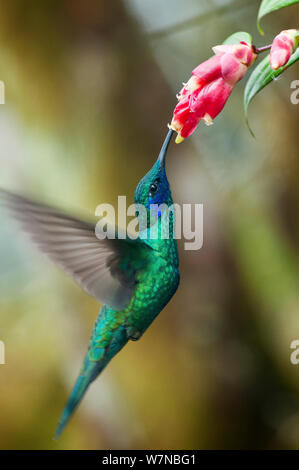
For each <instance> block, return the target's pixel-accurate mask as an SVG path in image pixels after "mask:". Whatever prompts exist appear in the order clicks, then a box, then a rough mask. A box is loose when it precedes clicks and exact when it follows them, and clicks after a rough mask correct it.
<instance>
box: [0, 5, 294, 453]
mask: <svg viewBox="0 0 299 470" xmlns="http://www.w3.org/2000/svg"><path fill="white" fill-rule="evenodd" d="M259 4H260V1H258V0H250V1H249V0H235V1H234V0H218V1H217V0H206V1H204V0H184V2H182V1H180V0H163V2H162V1H160V0H113V1H109V0H44V1H43V2H41V1H38V0H26V1H25V0H12V1H10V2H7V1H4V0H1V1H0V79H1V80H3V81H4V82H5V86H6V103H5V105H1V106H0V185H1V187H5V188H7V189H11V190H15V191H18V192H21V193H25V194H27V195H30V196H33V197H35V198H37V199H40V200H42V201H44V202H47V203H50V204H54V205H56V206H59V207H61V208H63V209H65V210H73V209H76V210H88V211H90V212H92V213H93V212H94V209H95V207H96V206H97V205H98V204H99V203H101V202H110V203H112V204H114V203H116V201H117V196H118V195H121V194H126V195H128V202H132V201H133V193H134V189H135V186H136V184H137V182H138V180H139V179H140V178H141V177H142V176H143V175H144V174H145V172H146V171H147V170H148V169H149V168H150V167H151V165H152V163H153V161H154V159H155V158H156V156H157V154H158V152H159V149H160V146H161V143H162V141H163V139H164V137H165V134H166V132H167V128H166V124H167V123H168V122H169V121H170V118H171V112H172V109H173V107H174V105H175V103H176V99H175V93H176V92H177V91H178V90H179V89H180V87H181V82H182V81H186V80H187V79H188V77H189V76H190V71H191V70H192V69H193V68H194V67H195V66H196V65H197V64H198V63H200V62H201V61H203V60H205V59H207V58H208V57H210V55H211V47H212V46H213V45H216V44H219V43H221V42H222V41H223V40H224V39H225V38H226V37H227V36H229V35H230V34H231V33H233V32H235V31H240V30H244V31H250V32H251V33H252V34H253V37H254V42H255V44H256V45H258V46H261V45H265V44H267V43H269V42H270V41H271V39H272V37H273V36H274V35H275V34H277V33H278V32H279V31H281V30H282V29H287V28H291V27H297V26H298V23H299V7H298V6H294V7H291V8H286V9H284V10H281V11H280V12H277V13H273V14H271V15H269V16H268V17H266V18H265V19H264V20H263V25H264V29H265V31H266V35H265V37H264V38H262V37H261V36H259V34H258V32H257V29H256V16H257V11H258V7H259ZM298 74H299V69H298V65H297V64H296V65H294V66H293V68H291V69H289V70H288V71H287V72H285V73H284V74H283V76H282V77H281V78H280V79H279V80H277V81H275V82H274V83H272V84H271V85H270V86H269V87H267V88H266V89H265V90H263V92H262V93H261V94H260V95H258V96H257V97H256V99H255V100H254V101H253V103H252V104H251V106H250V110H249V113H250V120H251V125H252V127H253V129H254V131H255V133H256V140H254V139H253V138H252V137H251V135H250V134H249V132H248V129H247V128H246V125H245V122H244V114H243V107H242V99H243V91H244V85H245V79H244V81H243V82H241V83H240V84H238V86H237V88H236V89H235V91H234V93H233V95H232V96H231V98H230V100H229V103H228V105H227V106H226V108H225V110H224V111H223V113H222V114H221V116H220V117H218V118H217V119H216V121H215V124H214V126H213V127H209V128H207V127H205V126H201V127H200V130H198V131H197V132H196V133H195V134H194V136H192V138H190V139H189V140H188V141H186V142H185V143H184V144H181V145H179V146H175V145H174V144H173V145H172V146H171V149H170V151H169V155H168V161H167V171H168V176H169V180H170V183H171V186H172V192H173V196H174V199H175V201H176V202H179V203H186V202H197V203H203V204H204V246H203V248H202V249H201V250H199V251H198V252H194V251H184V249H183V242H179V248H180V270H181V285H180V288H179V290H178V292H177V294H176V295H175V297H174V298H173V299H172V300H171V302H170V303H169V305H168V306H167V307H166V308H165V310H164V311H163V313H161V314H160V316H159V317H158V318H157V319H156V320H155V322H154V324H153V325H152V326H151V327H150V329H149V330H148V331H147V332H146V334H145V335H144V337H143V338H142V340H141V341H139V342H135V343H132V342H131V343H129V344H128V345H127V346H126V347H125V349H124V350H123V351H122V352H121V353H120V354H119V355H118V356H117V357H116V358H114V360H113V361H112V362H111V364H110V365H109V367H108V368H107V369H106V370H105V371H104V372H103V374H102V375H101V377H100V379H98V380H97V381H96V383H95V384H94V385H93V386H92V387H91V388H90V390H89V392H88V394H87V396H86V397H85V399H84V401H83V403H82V405H81V406H80V408H79V410H78V411H77V413H76V415H75V416H74V418H73V420H72V422H71V423H70V425H69V426H68V428H67V429H66V431H65V433H64V435H63V436H62V438H61V439H60V440H59V442H58V443H57V442H54V441H53V440H52V435H53V432H54V430H55V427H56V423H57V421H58V418H59V416H60V413H61V410H62V408H63V406H64V404H65V401H66V399H67V397H68V395H69V393H70V391H71V388H72V386H73V383H74V381H75V378H76V376H77V373H78V371H79V368H80V365H81V361H82V358H83V356H84V354H85V350H86V347H87V344H88V341H89V336H90V332H91V329H92V326H93V323H94V321H95V318H96V316H97V313H98V310H99V305H98V304H97V302H96V301H94V300H93V299H91V298H90V297H88V296H87V295H86V294H85V293H84V292H82V291H81V289H80V288H79V287H77V286H76V285H75V284H74V282H73V281H72V280H71V279H69V278H68V277H67V276H66V275H64V274H63V273H62V272H60V271H59V270H58V269H56V267H54V266H52V264H51V263H50V262H49V261H48V260H47V259H45V258H44V256H43V255H40V254H39V253H38V252H37V251H36V249H35V248H34V247H32V246H31V244H30V243H29V242H28V240H27V238H26V237H24V235H23V234H22V233H20V232H19V230H18V229H17V228H16V226H15V225H14V224H13V223H12V222H11V221H10V220H9V219H8V217H7V216H6V215H4V214H3V213H1V227H0V260H1V262H0V340H2V341H4V342H5V346H6V362H7V363H6V365H0V390H1V393H0V448H1V449H121V448H123V449H137V448H142V449H147V448H148V449H150V448H155V449H176V448H180V449H182V448H184V449H192V448H197V449H211V448H222V449H223V448H233V449H237V448H240V449H243V448H263V449H273V448H297V449H298V448H299V365H298V366H295V365H292V364H291V363H290V353H291V349H290V343H291V341H293V340H294V339H299V309H298V306H299V303H298V301H299V299H298V296H299V290H298V272H299V266H298V246H299V219H298V211H299V186H298V175H299V172H298V170H299V155H298V116H299V105H298V106H295V105H292V104H291V102H290V93H291V90H290V83H291V81H292V80H294V79H299V75H298Z"/></svg>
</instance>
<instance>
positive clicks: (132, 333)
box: [127, 326, 142, 341]
mask: <svg viewBox="0 0 299 470" xmlns="http://www.w3.org/2000/svg"><path fill="white" fill-rule="evenodd" d="M127 335H128V338H129V339H130V340H131V341H137V340H138V339H139V338H141V336H142V333H141V331H138V330H136V329H135V328H134V327H132V326H130V327H129V328H127Z"/></svg>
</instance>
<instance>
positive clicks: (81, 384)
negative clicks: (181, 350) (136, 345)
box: [54, 306, 128, 439]
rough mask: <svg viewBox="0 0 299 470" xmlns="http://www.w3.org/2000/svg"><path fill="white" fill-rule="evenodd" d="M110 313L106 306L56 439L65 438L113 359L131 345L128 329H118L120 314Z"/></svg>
mask: <svg viewBox="0 0 299 470" xmlns="http://www.w3.org/2000/svg"><path fill="white" fill-rule="evenodd" d="M107 310H108V308H107V307H106V306H104V307H102V309H101V311H100V313H99V316H98V319H97V321H96V324H95V326H94V330H93V332H92V336H91V339H90V344H89V349H88V351H87V353H86V356H85V358H84V362H83V365H82V368H81V371H80V375H79V377H78V378H77V381H76V383H75V386H74V388H73V391H72V393H71V396H70V398H69V400H68V402H67V404H66V406H65V408H64V410H63V412H62V415H61V418H60V421H59V423H58V426H57V429H56V432H55V435H54V439H58V438H59V437H60V435H61V434H62V432H63V430H64V428H65V426H66V425H67V423H68V421H69V420H70V418H71V416H72V415H73V413H74V411H75V410H76V408H77V406H78V405H79V403H80V402H81V400H82V398H83V396H84V394H85V392H86V390H87V389H88V387H89V385H90V384H91V382H93V381H94V380H95V379H96V378H97V376H98V375H99V374H100V373H101V372H102V370H103V369H104V367H106V365H107V364H108V362H109V361H110V360H111V359H112V358H113V356H115V354H116V353H117V352H118V351H119V350H120V349H121V348H122V347H123V346H124V345H125V344H126V343H127V341H128V337H127V333H126V330H125V327H124V326H123V325H119V326H117V327H116V328H115V323H116V319H115V313H116V312H115V311H114V310H110V309H109V314H108V312H107ZM118 314H119V312H118Z"/></svg>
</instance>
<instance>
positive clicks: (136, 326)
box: [0, 130, 180, 438]
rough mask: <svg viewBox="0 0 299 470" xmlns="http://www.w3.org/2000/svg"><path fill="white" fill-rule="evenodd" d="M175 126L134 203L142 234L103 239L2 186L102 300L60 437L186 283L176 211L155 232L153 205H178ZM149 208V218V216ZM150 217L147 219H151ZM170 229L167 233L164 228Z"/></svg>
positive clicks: (38, 237)
mask: <svg viewBox="0 0 299 470" xmlns="http://www.w3.org/2000/svg"><path fill="white" fill-rule="evenodd" d="M172 134H173V131H172V130H170V131H169V132H168V134H167V136H166V139H165V141H164V143H163V146H162V148H161V151H160V154H159V156H158V159H157V161H156V162H155V164H154V165H153V167H152V168H151V170H150V171H149V172H148V173H147V174H146V175H145V176H144V177H143V178H142V179H141V181H140V182H139V184H138V186H137V188H136V191H135V197H134V202H135V206H136V207H138V205H140V204H141V205H142V206H144V207H145V208H146V211H145V212H143V215H142V214H141V213H139V214H138V211H136V215H137V217H138V222H139V227H140V226H142V227H143V229H142V232H141V231H140V232H139V234H138V237H137V239H135V240H133V239H131V238H129V237H127V238H125V239H120V238H117V237H116V238H115V239H109V238H105V239H104V240H99V239H98V238H97V237H96V233H95V225H94V224H90V223H87V222H84V221H82V220H79V219H77V218H74V217H72V216H69V215H66V214H63V213H62V212H60V211H58V210H56V209H54V208H51V207H49V206H46V205H43V204H40V203H36V202H33V201H31V200H29V199H26V198H24V197H22V196H19V195H16V194H13V193H10V192H7V191H4V190H1V191H0V200H2V203H4V205H5V206H6V207H7V208H8V209H9V211H10V212H11V213H12V215H13V216H14V217H15V218H16V219H18V220H19V221H20V222H21V223H22V227H23V229H24V230H25V231H27V232H28V233H29V234H30V235H31V237H32V239H33V241H34V242H36V244H37V245H38V246H39V248H40V249H41V250H42V251H43V252H45V253H46V254H47V255H48V256H49V257H50V258H51V259H52V260H53V261H54V262H56V263H57V264H58V265H59V266H60V267H61V268H62V269H63V270H64V271H65V272H67V273H68V274H70V275H71V276H72V277H73V278H74V279H75V280H76V281H77V282H78V283H79V285H81V287H82V288H83V289H84V290H85V291H87V292H88V293H89V294H90V295H92V296H93V297H95V298H96V299H97V300H99V301H100V302H101V303H102V308H101V309H100V312H99V315H98V318H97V320H96V323H95V326H94V329H93V331H92V335H91V339H90V343H89V348H88V351H87V353H86V355H85V358H84V361H83V365H82V367H81V370H80V373H79V376H78V378H77V381H76V383H75V386H74V388H73V391H72V393H71V396H70V398H69V400H68V402H67V404H66V406H65V408H64V410H63V412H62V415H61V418H60V421H59V424H58V427H57V430H56V433H55V437H56V438H58V437H59V436H60V435H61V433H62V431H63V430H64V428H65V426H66V424H67V423H68V421H69V419H70V418H71V416H72V414H73V413H74V411H75V409H76V408H77V406H78V405H79V403H80V401H81V400H82V398H83V396H84V394H85V392H86V390H87V388H88V387H89V385H90V384H91V383H92V382H93V381H94V380H95V379H96V378H97V377H98V375H99V374H100V373H101V372H102V370H103V369H104V367H106V365H107V364H108V362H109V361H110V360H111V359H112V358H113V357H114V356H115V355H116V354H117V353H118V352H119V351H120V350H121V349H122V348H123V346H124V345H125V344H126V343H127V342H128V341H129V340H137V339H139V338H140V337H141V335H142V334H143V333H144V331H145V330H146V329H147V328H148V327H149V325H150V324H151V323H152V322H153V320H154V319H155V318H156V316H157V315H158V314H159V313H160V312H161V310H162V309H163V308H164V307H165V305H166V304H167V303H168V302H169V300H170V299H171V298H172V296H173V295H174V293H175V292H176V290H177V288H178V285H179V279H180V275H179V269H178V250H177V242H176V239H175V236H174V223H175V214H174V211H170V210H169V211H167V210H166V211H162V210H157V211H156V212H155V217H154V221H155V222H154V225H155V228H156V233H157V234H158V236H155V237H152V236H151V233H152V232H151V229H152V228H153V222H152V221H153V219H152V218H151V217H150V215H151V208H152V207H156V205H158V206H160V205H161V204H162V205H164V206H165V207H166V208H169V207H171V206H172V205H173V201H172V197H171V192H170V187H169V183H168V180H167V176H166V171H165V157H166V152H167V148H168V145H169V142H170V140H171V137H172ZM144 214H145V216H144ZM144 218H146V220H144ZM164 232H165V233H166V232H168V236H163V233H164Z"/></svg>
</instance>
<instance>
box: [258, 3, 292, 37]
mask: <svg viewBox="0 0 299 470" xmlns="http://www.w3.org/2000/svg"><path fill="white" fill-rule="evenodd" d="M295 3H299V0H263V1H262V3H261V6H260V9H259V12H258V16H257V27H258V30H259V32H260V33H261V34H262V35H263V34H264V31H263V30H262V27H261V19H262V18H263V16H265V15H268V13H271V11H275V10H280V8H284V7H288V6H290V5H295Z"/></svg>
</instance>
